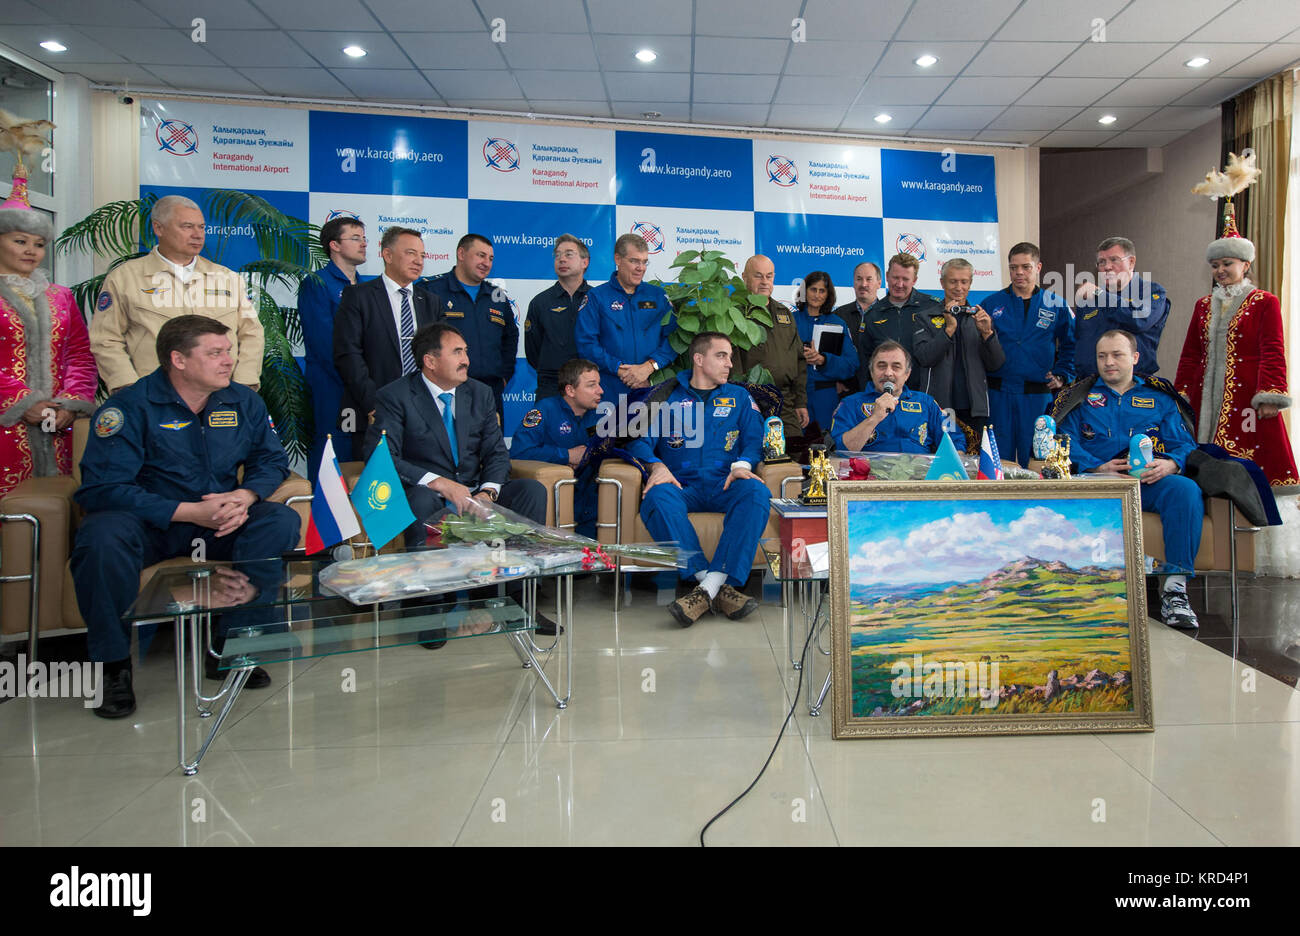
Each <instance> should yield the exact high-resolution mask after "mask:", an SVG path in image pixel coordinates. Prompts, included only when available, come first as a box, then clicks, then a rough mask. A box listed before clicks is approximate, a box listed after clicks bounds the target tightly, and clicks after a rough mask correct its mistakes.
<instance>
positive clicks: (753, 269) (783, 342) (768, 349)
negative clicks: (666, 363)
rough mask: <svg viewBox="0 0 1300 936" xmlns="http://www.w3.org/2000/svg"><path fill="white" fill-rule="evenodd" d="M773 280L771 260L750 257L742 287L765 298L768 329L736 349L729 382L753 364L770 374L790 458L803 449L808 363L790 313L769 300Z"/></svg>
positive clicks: (742, 275) (796, 326)
mask: <svg viewBox="0 0 1300 936" xmlns="http://www.w3.org/2000/svg"><path fill="white" fill-rule="evenodd" d="M775 277H776V270H775V267H774V266H773V265H772V261H771V260H770V259H768V258H767V257H764V256H763V255H762V254H758V255H757V256H753V257H750V258H749V260H748V261H746V263H745V269H744V272H743V273H741V278H742V279H744V281H745V288H746V289H748V290H749V291H750V292H751V293H753V294H754V295H759V296H766V297H767V311H768V314H769V315H770V316H771V317H772V327H771V328H766V327H764V329H763V330H764V331H765V332H766V333H767V334H766V335H765V336H764V338H763V341H762V342H761V343H760V344H758V345H757V346H755V347H753V348H750V349H749V350H748V351H741V350H739V349H737V353H736V357H737V358H738V360H737V361H736V366H735V367H734V368H733V369H732V379H733V380H739V379H741V377H742V376H743V375H744V374H745V373H746V372H747V371H748V370H749V369H750V368H752V367H753V366H754V365H755V364H762V365H763V366H764V367H766V368H767V369H768V371H769V372H770V373H771V374H772V381H773V383H774V384H775V385H776V389H777V390H779V391H780V392H781V399H782V404H781V422H782V423H784V425H785V439H786V451H787V452H788V453H789V454H791V455H792V456H794V455H797V454H798V453H799V452H801V451H802V450H803V445H804V442H803V430H804V427H805V426H807V425H808V362H807V361H805V360H804V356H803V342H802V341H800V340H799V327H798V325H796V324H795V321H794V314H793V313H792V312H791V311H790V309H789V308H787V307H786V306H785V305H784V304H783V303H781V302H778V301H777V300H776V299H773V298H772V285H773V281H774V280H775Z"/></svg>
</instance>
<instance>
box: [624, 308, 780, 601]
mask: <svg viewBox="0 0 1300 936" xmlns="http://www.w3.org/2000/svg"><path fill="white" fill-rule="evenodd" d="M689 350H690V357H691V362H692V368H691V370H688V371H682V372H681V373H680V374H678V375H677V379H676V380H675V381H674V382H673V383H674V384H675V385H674V386H673V388H672V390H671V392H670V393H668V395H667V399H666V400H665V401H663V403H664V404H665V405H666V409H664V410H660V411H659V412H658V413H651V418H650V427H651V428H650V434H649V438H648V439H646V440H642V441H641V442H640V443H639V444H638V445H637V446H636V449H637V452H636V454H637V455H638V456H639V457H641V458H642V459H643V460H644V461H646V462H648V463H650V464H651V465H652V468H651V471H650V477H649V478H648V479H647V480H646V485H645V493H644V496H643V497H642V499H641V519H642V521H644V522H645V526H646V529H647V530H649V531H650V536H651V537H652V538H653V539H654V540H656V541H659V542H675V543H677V544H678V545H679V546H680V547H681V548H682V549H683V550H684V551H685V552H686V566H685V568H683V569H682V570H681V578H682V580H683V581H685V582H689V581H690V580H691V579H695V580H696V581H697V582H698V583H699V584H698V585H696V586H695V587H694V588H692V589H691V590H690V592H688V593H687V594H686V595H684V596H682V597H681V598H678V599H677V600H676V601H674V602H673V603H672V604H670V605H669V606H668V610H669V612H670V613H671V614H672V616H673V617H674V618H676V619H677V623H678V624H680V625H681V626H682V627H690V626H691V625H692V624H694V623H695V622H696V621H698V620H699V619H700V618H701V617H702V616H703V615H704V613H705V612H706V611H709V610H710V609H712V610H713V611H714V612H716V613H718V614H725V615H726V616H727V617H729V618H731V619H732V620H733V621H737V620H740V619H741V618H743V617H745V616H746V615H747V614H750V613H751V612H752V611H754V609H756V608H757V607H758V602H757V601H755V600H754V599H753V598H751V597H749V596H748V595H746V594H744V593H742V592H740V591H738V590H737V589H736V588H735V587H733V585H743V584H745V580H746V579H748V578H749V572H750V569H751V568H752V567H753V564H754V553H755V551H756V550H757V549H758V541H759V539H760V538H761V537H762V535H763V529H764V528H765V527H766V526H767V518H768V513H769V511H770V509H771V498H772V494H771V492H770V491H769V490H768V488H767V485H766V484H764V483H763V482H762V481H760V480H759V478H758V476H757V475H756V474H754V472H753V471H752V469H753V467H754V465H756V464H757V463H758V460H759V458H761V457H762V449H763V419H762V417H761V416H760V415H759V412H758V407H757V406H756V405H755V404H754V401H753V400H752V399H751V398H750V396H749V393H748V392H747V391H746V390H745V389H744V388H743V387H741V386H739V385H737V384H731V383H727V377H728V376H729V375H730V373H731V341H730V340H729V339H728V338H727V337H726V336H725V335H723V334H721V333H719V332H703V333H701V334H699V335H697V336H696V337H695V339H694V340H693V341H692V342H691V346H690V349H689ZM656 396H657V394H656ZM665 414H666V415H665ZM651 448H653V451H651ZM698 511H716V512H722V513H725V514H726V519H725V520H724V522H723V527H722V537H721V538H720V539H719V540H718V547H717V549H716V550H715V551H714V553H713V559H712V560H711V561H710V560H706V559H705V558H704V554H703V553H702V552H701V550H700V540H699V537H698V536H697V535H696V533H695V528H694V527H693V526H691V522H690V520H689V519H688V518H687V514H688V513H691V512H698Z"/></svg>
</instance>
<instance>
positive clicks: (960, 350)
mask: <svg viewBox="0 0 1300 936" xmlns="http://www.w3.org/2000/svg"><path fill="white" fill-rule="evenodd" d="M974 275H975V268H974V267H972V266H971V264H970V261H968V260H963V259H962V258H961V257H953V258H952V259H951V260H949V261H947V262H946V263H944V265H943V266H942V267H941V268H940V269H939V282H940V284H942V286H943V299H942V300H941V303H942V306H943V319H944V335H946V336H947V338H948V348H947V350H946V351H945V352H944V355H943V358H942V359H940V361H939V363H938V364H936V365H934V366H933V367H927V368H925V370H924V373H922V375H921V380H920V389H921V390H924V391H925V392H926V393H928V394H929V395H930V396H932V397H934V399H935V402H937V403H938V404H939V407H940V408H941V409H944V410H952V411H953V412H955V413H956V414H957V418H958V419H960V420H961V421H962V422H963V423H965V424H966V425H967V426H969V427H970V428H971V429H973V430H974V431H975V438H976V439H979V438H980V437H981V436H982V435H983V433H984V427H985V426H987V425H988V424H989V385H988V371H991V370H997V369H998V368H1000V367H1001V366H1002V365H1003V364H1005V363H1006V362H1007V356H1006V354H1005V353H1003V351H1002V343H1001V342H1000V341H999V340H998V333H997V331H996V330H994V328H993V318H992V316H990V315H989V314H988V313H987V312H985V311H984V309H983V308H981V307H980V306H977V305H976V306H972V305H969V304H967V301H966V297H967V296H968V295H970V287H971V281H972V279H973V278H974Z"/></svg>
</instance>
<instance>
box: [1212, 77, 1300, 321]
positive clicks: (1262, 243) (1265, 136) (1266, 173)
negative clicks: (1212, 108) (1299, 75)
mask: <svg viewBox="0 0 1300 936" xmlns="http://www.w3.org/2000/svg"><path fill="white" fill-rule="evenodd" d="M1294 88H1295V79H1294V77H1293V74H1292V70H1291V69H1287V70H1286V71H1284V72H1282V73H1281V74H1278V75H1274V76H1273V77H1272V78H1267V79H1265V80H1264V81H1261V82H1260V83H1259V84H1257V85H1255V86H1254V87H1253V88H1247V89H1246V90H1245V91H1243V92H1241V94H1238V95H1237V96H1236V97H1235V98H1234V99H1233V100H1232V101H1231V110H1232V121H1231V122H1230V123H1228V122H1225V136H1230V139H1225V141H1224V142H1225V143H1228V144H1229V148H1230V149H1231V150H1232V151H1233V152H1236V153H1238V154H1240V153H1241V152H1242V151H1243V150H1245V149H1247V148H1249V149H1253V150H1254V151H1255V163H1256V165H1257V166H1258V167H1259V169H1260V170H1261V172H1262V175H1261V176H1260V177H1259V182H1257V183H1256V184H1255V185H1253V186H1251V188H1249V189H1247V190H1246V191H1245V192H1243V193H1241V194H1240V195H1238V196H1236V197H1235V198H1233V203H1234V205H1235V206H1236V209H1237V228H1238V230H1240V231H1241V233H1242V234H1243V235H1244V236H1245V237H1247V238H1249V239H1250V240H1251V241H1252V242H1253V243H1254V244H1255V252H1256V259H1255V262H1254V264H1252V265H1251V271H1250V278H1251V280H1253V281H1254V283H1255V285H1257V286H1259V287H1260V288H1261V289H1266V290H1268V291H1269V292H1271V293H1273V294H1274V295H1278V296H1280V295H1281V294H1282V270H1283V266H1284V263H1285V260H1284V257H1285V253H1286V239H1285V236H1284V225H1285V223H1286V220H1285V219H1286V204H1287V189H1288V184H1287V183H1288V179H1289V177H1290V174H1291V110H1292V102H1293V100H1294ZM1224 110H1225V111H1226V110H1228V107H1227V106H1226V105H1225V108H1224ZM1219 225H1220V233H1222V225H1223V218H1222V216H1220V218H1219Z"/></svg>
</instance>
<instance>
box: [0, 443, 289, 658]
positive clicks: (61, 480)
mask: <svg viewBox="0 0 1300 936" xmlns="http://www.w3.org/2000/svg"><path fill="white" fill-rule="evenodd" d="M89 431H90V420H89V419H78V420H76V421H75V422H74V423H73V424H72V465H73V468H72V476H71V477H67V476H62V475H61V476H58V477H54V478H29V479H27V480H26V481H24V482H23V483H22V484H20V485H18V486H17V487H16V488H14V489H13V490H11V491H10V492H9V493H8V494H6V495H5V496H4V498H3V499H0V520H3V522H2V523H0V583H3V584H0V640H12V639H18V638H19V637H21V636H22V635H26V637H27V640H28V649H27V655H28V658H29V659H32V660H34V659H36V657H37V643H38V640H39V638H40V636H41V635H42V634H44V635H46V636H53V635H56V634H66V633H73V632H75V631H79V630H84V629H85V627H86V624H85V622H84V621H83V620H82V619H81V612H80V610H78V608H77V596H76V593H75V592H74V591H73V587H72V571H71V570H70V569H69V567H68V557H69V556H70V555H71V554H72V544H73V541H74V537H75V536H76V530H77V526H78V525H79V524H80V523H81V509H80V508H79V507H78V506H77V505H76V502H75V501H73V499H72V494H73V492H74V491H76V489H77V488H78V487H79V486H80V485H81V455H82V452H83V451H85V447H86V438H87V435H88V433H89ZM268 499H269V500H272V501H275V502H276V503H280V504H288V505H289V506H290V507H292V508H293V509H294V510H296V511H297V512H298V516H299V517H300V518H301V520H302V529H301V534H300V538H299V541H298V545H299V546H301V545H302V542H303V540H302V537H305V536H306V533H307V516H308V514H310V512H311V485H309V484H308V483H307V480H306V479H305V478H302V477H299V476H298V475H290V476H289V477H288V479H286V480H285V482H284V483H283V484H281V485H280V486H279V487H278V488H277V489H276V490H275V493H273V494H272V495H271V496H270V498H268ZM33 556H36V557H37V559H36V561H35V562H33ZM189 562H190V559H189V557H188V556H183V557H180V558H177V559H167V560H165V561H163V562H159V563H157V564H155V565H151V566H149V567H148V568H146V569H145V570H144V571H143V572H141V573H140V584H141V586H143V585H144V583H145V582H147V581H149V579H150V578H151V577H152V576H153V573H154V572H155V571H156V570H157V569H161V568H166V567H169V566H175V565H182V564H187V563H189ZM33 598H35V600H33Z"/></svg>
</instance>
